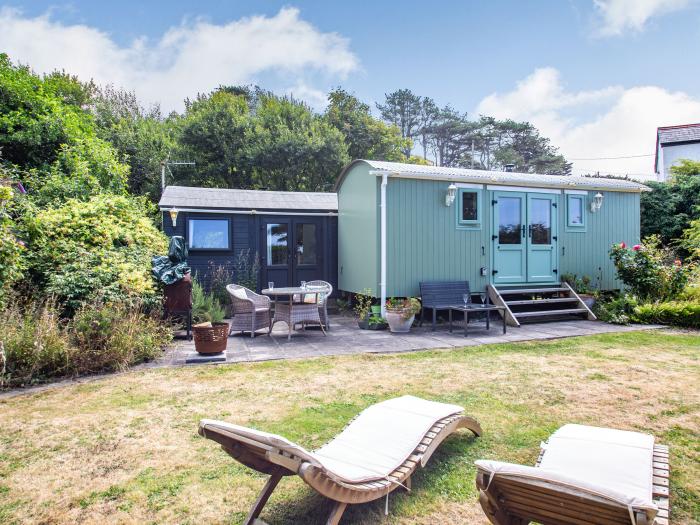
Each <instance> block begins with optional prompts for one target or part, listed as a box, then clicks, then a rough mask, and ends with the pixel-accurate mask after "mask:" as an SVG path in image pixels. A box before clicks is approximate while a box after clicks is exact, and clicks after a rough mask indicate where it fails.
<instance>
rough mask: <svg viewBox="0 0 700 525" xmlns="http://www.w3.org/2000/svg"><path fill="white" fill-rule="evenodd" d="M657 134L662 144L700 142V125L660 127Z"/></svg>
mask: <svg viewBox="0 0 700 525" xmlns="http://www.w3.org/2000/svg"><path fill="white" fill-rule="evenodd" d="M656 133H657V136H658V141H659V143H660V144H675V143H677V142H696V141H698V142H700V123H699V124H683V125H680V126H665V127H660V128H658V129H657V130H656Z"/></svg>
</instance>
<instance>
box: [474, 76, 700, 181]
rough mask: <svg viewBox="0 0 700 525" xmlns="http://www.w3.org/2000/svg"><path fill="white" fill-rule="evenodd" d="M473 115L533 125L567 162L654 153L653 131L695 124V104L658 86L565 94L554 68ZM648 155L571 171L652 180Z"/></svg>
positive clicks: (699, 105) (494, 97) (698, 118)
mask: <svg viewBox="0 0 700 525" xmlns="http://www.w3.org/2000/svg"><path fill="white" fill-rule="evenodd" d="M476 112H477V113H480V114H484V115H492V116H495V117H497V118H512V119H516V120H527V121H530V122H532V124H534V125H535V126H536V127H537V128H538V129H539V130H540V131H541V133H542V134H543V135H544V136H546V137H549V138H550V139H551V140H552V144H553V145H554V146H557V147H559V149H560V150H561V152H562V153H563V154H564V155H565V156H566V157H567V158H571V159H589V158H600V157H621V156H632V155H653V153H654V147H655V141H656V128H657V127H658V126H669V125H674V124H686V123H690V122H700V100H699V99H696V98H693V97H691V96H690V95H688V94H686V93H682V92H670V91H667V90H665V89H663V88H660V87H658V86H637V87H632V88H622V87H606V88H603V89H600V90H595V91H581V92H570V91H567V90H566V88H565V86H564V85H563V84H562V82H561V78H560V75H559V72H558V71H557V70H556V69H553V68H543V69H538V70H536V71H535V72H534V73H532V74H531V75H530V76H528V77H527V78H525V79H524V80H522V81H520V82H518V83H517V85H516V87H515V89H513V90H512V91H510V92H508V93H503V94H500V93H494V94H491V95H489V96H487V97H485V98H484V99H483V100H482V101H481V102H480V103H479V105H478V106H477V108H476ZM653 162H654V158H653V156H648V157H639V158H628V159H605V160H585V161H584V160H582V161H574V172H575V173H580V172H584V171H601V172H604V173H615V174H617V173H619V174H624V173H629V174H635V175H638V174H643V175H649V176H651V175H652V174H653Z"/></svg>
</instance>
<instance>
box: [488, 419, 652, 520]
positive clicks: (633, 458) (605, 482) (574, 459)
mask: <svg viewBox="0 0 700 525" xmlns="http://www.w3.org/2000/svg"><path fill="white" fill-rule="evenodd" d="M543 448H544V449H545V453H544V454H543V456H542V460H541V461H540V466H539V467H537V468H535V467H525V466H522V465H512V464H509V463H501V462H497V461H477V462H476V464H477V465H478V466H480V467H482V468H484V469H485V470H488V471H490V472H496V473H497V474H509V475H521V476H524V477H531V478H536V479H542V480H551V481H555V482H559V483H561V484H563V485H567V486H573V487H578V488H580V489H582V490H584V491H587V492H590V493H592V494H596V495H602V496H604V497H608V498H609V499H612V500H614V501H617V502H619V503H621V504H623V505H626V506H632V507H635V508H643V509H648V510H655V509H656V505H655V504H654V501H653V499H652V491H653V465H652V462H653V452H654V436H651V435H649V434H642V433H640V432H628V431H624V430H615V429H611V428H600V427H591V426H585V425H565V426H563V427H561V428H560V429H559V430H557V431H556V432H555V433H554V434H552V435H551V436H550V438H549V439H548V441H547V443H546V444H543Z"/></svg>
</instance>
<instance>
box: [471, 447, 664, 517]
mask: <svg viewBox="0 0 700 525" xmlns="http://www.w3.org/2000/svg"><path fill="white" fill-rule="evenodd" d="M475 463H476V465H477V466H478V467H479V468H481V469H482V470H484V471H486V472H487V473H491V474H493V475H495V476H505V477H510V478H515V479H517V478H523V479H529V480H536V481H542V482H545V483H547V484H549V485H552V484H554V485H559V486H561V487H562V489H568V490H573V491H580V492H585V493H588V494H591V495H593V496H598V497H602V498H605V499H608V500H610V501H613V502H616V503H618V504H620V505H621V506H624V507H632V508H634V509H642V510H647V511H648V512H649V514H650V515H652V516H653V515H655V513H656V510H657V508H656V505H655V504H654V503H653V502H652V501H650V500H647V499H639V498H637V497H635V496H633V495H629V494H625V493H622V492H618V491H616V490H614V489H611V488H609V487H605V486H602V485H600V484H598V483H597V481H598V478H597V477H595V476H594V477H593V478H588V479H581V478H577V477H572V476H568V475H566V474H562V473H560V472H555V471H551V470H549V469H544V468H541V467H527V466H525V465H516V464H514V463H503V462H500V461H487V460H483V459H481V460H478V461H476V462H475Z"/></svg>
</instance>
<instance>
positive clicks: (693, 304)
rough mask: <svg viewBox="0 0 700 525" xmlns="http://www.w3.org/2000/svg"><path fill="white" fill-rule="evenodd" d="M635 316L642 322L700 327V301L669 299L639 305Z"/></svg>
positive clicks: (635, 318)
mask: <svg viewBox="0 0 700 525" xmlns="http://www.w3.org/2000/svg"><path fill="white" fill-rule="evenodd" d="M633 318H634V320H635V321H637V322H640V323H661V324H667V325H672V326H682V327H685V328H696V329H700V301H697V300H696V301H668V302H663V303H648V304H642V305H639V306H637V307H636V308H635V309H634V312H633Z"/></svg>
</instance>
